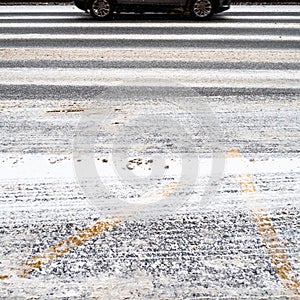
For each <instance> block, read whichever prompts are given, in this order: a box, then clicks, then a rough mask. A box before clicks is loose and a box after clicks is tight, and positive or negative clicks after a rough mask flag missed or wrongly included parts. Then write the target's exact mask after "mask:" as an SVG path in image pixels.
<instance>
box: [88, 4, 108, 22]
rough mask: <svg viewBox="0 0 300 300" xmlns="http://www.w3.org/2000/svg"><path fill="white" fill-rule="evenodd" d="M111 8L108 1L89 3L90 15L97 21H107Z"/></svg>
mask: <svg viewBox="0 0 300 300" xmlns="http://www.w3.org/2000/svg"><path fill="white" fill-rule="evenodd" d="M112 12H113V7H112V4H111V1H110V0H92V1H91V3H90V14H91V15H92V16H93V17H94V18H95V19H98V20H105V19H109V18H110V17H111V15H112Z"/></svg>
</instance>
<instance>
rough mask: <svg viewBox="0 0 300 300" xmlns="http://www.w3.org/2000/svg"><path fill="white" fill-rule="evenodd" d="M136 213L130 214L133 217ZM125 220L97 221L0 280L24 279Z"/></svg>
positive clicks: (171, 186) (167, 193) (169, 190)
mask: <svg viewBox="0 0 300 300" xmlns="http://www.w3.org/2000/svg"><path fill="white" fill-rule="evenodd" d="M177 186H178V183H177V182H171V183H169V184H166V185H165V187H164V190H163V196H165V197H168V196H170V194H171V193H172V192H173V191H174V190H175V189H176V187H177ZM135 213H136V212H131V213H130V214H131V215H133V214H135ZM124 219H125V216H123V219H122V218H119V219H118V220H114V221H98V222H96V223H95V224H94V225H92V226H90V227H87V228H85V229H83V230H82V231H80V232H78V233H76V234H75V235H73V236H70V237H68V238H67V239H65V240H63V241H61V242H60V243H58V244H56V245H54V246H51V247H50V248H48V249H46V250H45V251H43V252H41V253H40V254H38V255H36V256H34V257H31V258H30V259H28V260H27V261H25V262H24V263H22V264H20V265H19V266H18V267H17V268H15V269H11V272H10V274H9V275H0V280H4V279H8V278H10V277H12V275H13V274H16V276H18V277H21V278H23V277H26V276H27V275H28V274H29V273H31V272H33V271H34V270H35V269H39V268H40V267H42V266H45V265H48V264H50V263H51V262H52V261H53V260H54V259H57V258H59V257H61V256H63V255H64V254H66V253H68V252H70V251H71V250H73V249H75V248H77V247H79V246H80V245H83V244H84V243H86V242H87V241H89V240H90V239H92V238H94V237H95V236H97V235H99V234H101V233H103V232H104V231H107V230H109V229H111V228H113V227H115V226H117V225H118V224H119V223H120V222H121V221H123V220H124Z"/></svg>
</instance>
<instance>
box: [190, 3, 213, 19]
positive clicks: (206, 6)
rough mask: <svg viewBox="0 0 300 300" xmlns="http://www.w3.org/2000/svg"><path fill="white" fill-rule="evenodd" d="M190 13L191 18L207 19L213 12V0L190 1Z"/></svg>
mask: <svg viewBox="0 0 300 300" xmlns="http://www.w3.org/2000/svg"><path fill="white" fill-rule="evenodd" d="M190 14H191V17H192V18H193V19H197V20H207V19H209V18H210V17H211V16H212V15H213V14H214V1H213V0H194V1H192V3H191V7H190Z"/></svg>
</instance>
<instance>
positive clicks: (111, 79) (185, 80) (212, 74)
mask: <svg viewBox="0 0 300 300" xmlns="http://www.w3.org/2000/svg"><path fill="white" fill-rule="evenodd" d="M299 82H300V70H287V71H286V70H276V71H274V70H234V72H233V71H232V70H231V69H224V70H222V72H220V71H219V70H210V69H201V70H190V69H183V70H182V69H181V70H178V69H172V68H170V69H163V68H162V69H161V68H157V69H142V68H138V69H131V68H123V69H80V70H77V69H70V68H64V69H62V68H58V69H50V68H49V69H43V68H11V69H1V72H0V83H1V84H7V85H14V84H36V85H45V84H46V85H58V86H62V85H73V86H78V85H80V86H92V85H105V86H119V85H130V86H131V85H140V86H149V85H151V86H161V85H166V84H168V85H169V86H184V85H186V86H190V87H191V86H192V87H197V86H200V87H230V88H233V87H236V88H245V87H248V88H290V89H295V88H299Z"/></svg>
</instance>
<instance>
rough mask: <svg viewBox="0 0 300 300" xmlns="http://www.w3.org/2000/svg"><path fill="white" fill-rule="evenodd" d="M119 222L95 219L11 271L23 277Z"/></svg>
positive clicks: (3, 277) (7, 276) (6, 276)
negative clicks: (87, 225)
mask: <svg viewBox="0 0 300 300" xmlns="http://www.w3.org/2000/svg"><path fill="white" fill-rule="evenodd" d="M120 222H121V220H115V221H97V222H96V223H95V224H94V225H92V226H90V227H87V228H85V229H83V230H82V231H80V232H78V233H76V234H75V235H73V236H70V237H68V238H67V239H65V240H64V241H62V242H60V243H58V244H56V245H54V246H52V247H50V248H48V249H46V250H45V251H43V252H42V253H40V254H38V255H36V256H34V257H32V258H30V259H28V260H27V261H26V262H24V263H22V264H21V265H19V266H18V267H17V268H16V269H12V270H11V271H12V272H11V273H14V274H16V275H17V276H18V277H25V276H26V275H28V274H29V273H31V272H32V271H34V270H35V269H38V268H40V267H42V266H45V265H47V264H50V263H51V261H52V260H54V259H56V258H59V257H61V256H62V255H64V254H66V253H68V252H70V251H71V250H73V249H75V248H77V247H79V246H80V245H82V244H84V243H85V242H87V241H88V240H90V239H92V238H93V237H95V236H97V235H99V234H101V233H103V232H104V231H107V230H109V229H111V228H113V227H114V226H116V225H118V224H119V223H120ZM12 275H13V274H9V275H2V276H0V279H8V278H9V277H11V276H12Z"/></svg>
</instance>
